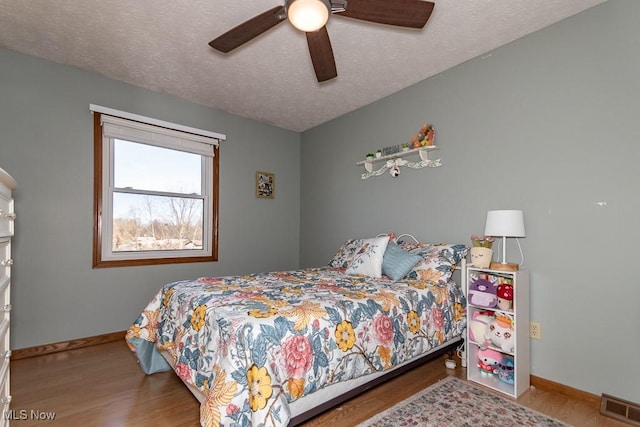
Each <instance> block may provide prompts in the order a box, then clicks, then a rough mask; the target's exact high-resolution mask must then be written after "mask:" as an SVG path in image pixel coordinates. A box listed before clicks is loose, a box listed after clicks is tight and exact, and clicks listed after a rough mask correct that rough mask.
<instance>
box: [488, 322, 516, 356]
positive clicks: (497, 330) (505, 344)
mask: <svg viewBox="0 0 640 427" xmlns="http://www.w3.org/2000/svg"><path fill="white" fill-rule="evenodd" d="M485 338H486V339H487V341H488V342H489V343H490V344H493V345H494V346H496V347H498V348H499V349H501V350H502V351H504V352H506V353H512V352H513V349H514V347H515V338H516V337H515V334H514V333H513V319H511V318H509V317H507V316H505V315H500V316H496V317H495V318H494V319H492V320H491V322H490V323H489V327H488V329H487V334H486V336H485Z"/></svg>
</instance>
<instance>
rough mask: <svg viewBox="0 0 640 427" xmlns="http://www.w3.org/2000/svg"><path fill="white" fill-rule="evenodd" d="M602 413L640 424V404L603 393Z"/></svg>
mask: <svg viewBox="0 0 640 427" xmlns="http://www.w3.org/2000/svg"><path fill="white" fill-rule="evenodd" d="M600 413H601V414H602V415H605V416H607V417H611V418H615V419H616V420H620V421H624V422H625V423H629V424H631V425H633V426H640V405H638V404H637V403H633V402H629V401H627V400H622V399H619V398H617V397H613V396H609V395H608V394H603V395H602V399H601V400H600Z"/></svg>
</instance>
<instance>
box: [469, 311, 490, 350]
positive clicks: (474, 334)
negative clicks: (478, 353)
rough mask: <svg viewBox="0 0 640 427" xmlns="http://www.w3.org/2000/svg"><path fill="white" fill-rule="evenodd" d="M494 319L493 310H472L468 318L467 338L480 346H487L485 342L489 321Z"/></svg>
mask: <svg viewBox="0 0 640 427" xmlns="http://www.w3.org/2000/svg"><path fill="white" fill-rule="evenodd" d="M493 319H494V317H493V312H490V311H474V312H473V314H472V316H471V320H469V338H470V339H471V341H473V342H474V343H476V344H478V345H479V346H480V348H486V347H488V346H489V343H488V342H487V331H488V330H489V323H491V321H492V320H493Z"/></svg>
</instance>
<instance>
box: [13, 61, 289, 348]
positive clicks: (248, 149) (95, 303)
mask: <svg viewBox="0 0 640 427" xmlns="http://www.w3.org/2000/svg"><path fill="white" fill-rule="evenodd" d="M0 94H2V96H1V97H0V167H2V168H3V169H5V170H6V171H7V172H9V173H10V174H12V175H13V177H14V178H15V179H16V180H17V182H18V188H17V190H16V191H15V193H14V194H15V201H16V212H17V215H18V219H17V222H16V236H15V239H14V244H13V258H14V260H15V265H14V267H13V269H12V276H13V288H12V303H13V307H14V308H13V311H12V324H11V327H12V330H11V336H12V343H11V347H12V348H25V347H30V346H35V345H42V344H47V343H53V342H58V341H66V340H70V339H73V338H81V337H88V336H93V335H98V334H103V333H108V332H113V331H122V330H124V329H127V328H128V327H129V325H130V324H131V323H132V322H133V321H134V320H135V318H136V317H137V315H138V314H139V313H140V311H141V310H142V309H143V308H144V306H145V305H146V304H147V303H148V302H149V301H150V299H151V297H152V296H153V295H154V294H155V293H156V292H157V290H158V289H159V288H160V287H161V286H162V285H163V284H165V283H167V282H170V281H174V280H181V279H185V278H196V277H200V276H204V275H224V274H238V273H243V274H244V273H252V272H256V271H266V270H278V269H293V268H296V267H297V266H298V253H299V247H298V243H299V218H300V215H299V206H300V184H299V182H300V168H299V161H300V160H299V159H300V135H299V134H298V133H295V132H289V131H285V130H282V129H279V128H275V127H272V126H268V125H263V124H259V123H257V122H254V121H250V120H246V119H242V118H239V117H237V116H233V115H230V114H226V113H223V112H221V111H218V110H213V109H210V108H205V107H202V106H198V105H195V104H191V103H187V102H184V101H182V100H180V99H177V98H174V97H171V96H167V95H162V94H158V93H153V92H150V91H148V90H144V89H140V88H137V87H134V86H130V85H127V84H123V83H120V82H116V81H113V80H108V79H105V78H103V77H100V76H97V75H94V74H89V73H85V72H82V71H78V70H76V69H72V68H68V67H64V66H61V65H58V64H54V63H51V62H47V61H43V60H40V59H36V58H33V57H29V56H25V55H21V54H17V53H15V52H11V51H7V50H2V49H0ZM247 102H250V100H248V101H247ZM89 104H98V105H102V106H105V107H110V108H115V109H119V110H124V111H128V112H131V113H135V114H141V115H144V116H148V117H153V118H157V119H161V120H167V121H171V122H174V123H179V124H183V125H187V126H193V127H197V128H201V129H205V130H210V131H214V132H219V133H222V134H225V135H227V142H224V143H223V144H222V146H221V149H220V153H221V155H220V240H219V246H220V249H219V262H216V263H194V264H177V265H163V266H151V267H125V268H107V269H95V270H94V269H92V268H91V248H92V228H93V223H92V212H93V208H92V201H93V187H92V185H93V184H92V182H93V137H92V135H93V134H92V132H93V130H92V129H93V125H92V117H91V115H90V113H89ZM256 170H262V171H268V172H274V173H275V174H276V197H275V199H273V200H270V199H256V198H255V196H254V192H255V189H254V177H255V171H256Z"/></svg>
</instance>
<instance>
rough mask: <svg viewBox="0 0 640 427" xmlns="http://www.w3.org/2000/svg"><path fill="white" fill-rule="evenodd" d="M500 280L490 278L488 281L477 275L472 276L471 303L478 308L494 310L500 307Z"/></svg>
mask: <svg viewBox="0 0 640 427" xmlns="http://www.w3.org/2000/svg"><path fill="white" fill-rule="evenodd" d="M497 292H498V278H497V277H493V276H489V278H488V279H483V278H480V276H478V275H477V274H472V275H471V281H470V284H469V302H470V303H471V304H473V305H477V306H478V307H487V308H493V307H495V306H496V305H498V296H497Z"/></svg>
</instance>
